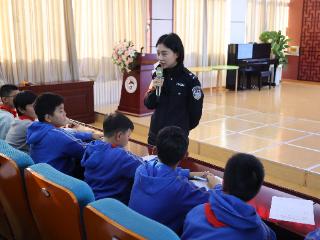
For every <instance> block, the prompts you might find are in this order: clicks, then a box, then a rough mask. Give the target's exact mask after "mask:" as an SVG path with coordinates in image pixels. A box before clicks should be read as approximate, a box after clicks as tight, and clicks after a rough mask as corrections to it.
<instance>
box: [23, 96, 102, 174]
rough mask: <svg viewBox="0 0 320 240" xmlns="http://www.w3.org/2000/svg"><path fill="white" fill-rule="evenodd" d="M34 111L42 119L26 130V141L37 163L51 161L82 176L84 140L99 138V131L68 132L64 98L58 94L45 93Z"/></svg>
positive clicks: (54, 165) (53, 164) (54, 164)
mask: <svg viewBox="0 0 320 240" xmlns="http://www.w3.org/2000/svg"><path fill="white" fill-rule="evenodd" d="M34 110H35V112H36V115H37V117H38V120H39V121H35V122H33V123H32V124H31V125H30V126H29V127H28V129H27V144H29V145H30V156H31V157H32V159H33V160H34V162H35V163H40V162H44V163H48V164H50V165H51V166H52V167H54V168H56V169H57V170H59V171H61V172H63V173H65V174H68V175H71V176H74V177H78V178H82V176H81V175H82V171H81V169H80V160H81V158H82V156H83V153H84V150H85V147H86V144H85V143H84V142H83V141H87V140H92V139H96V138H99V137H100V135H99V134H96V133H86V132H78V131H72V132H71V131H66V130H64V129H62V128H61V127H62V126H65V125H66V124H67V123H68V119H67V117H66V112H65V111H64V103H63V98H62V97H61V96H59V95H57V94H53V93H44V94H42V95H40V96H39V97H38V98H37V99H36V102H35V105H34Z"/></svg>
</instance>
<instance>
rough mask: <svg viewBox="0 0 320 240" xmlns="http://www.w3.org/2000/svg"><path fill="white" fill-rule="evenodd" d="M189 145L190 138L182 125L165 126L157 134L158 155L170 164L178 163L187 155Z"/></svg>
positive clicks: (161, 159)
mask: <svg viewBox="0 0 320 240" xmlns="http://www.w3.org/2000/svg"><path fill="white" fill-rule="evenodd" d="M188 145H189V139H188V137H187V136H186V134H185V132H184V131H183V130H182V129H181V128H180V127H176V126H170V127H165V128H163V129H161V130H160V131H159V133H158V135H157V139H156V147H157V152H158V157H159V159H160V161H161V162H162V163H164V164H166V165H169V166H174V165H176V164H177V163H178V162H179V161H180V160H181V159H182V158H183V157H184V156H185V154H186V152H187V149H188Z"/></svg>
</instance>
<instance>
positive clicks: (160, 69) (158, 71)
mask: <svg viewBox="0 0 320 240" xmlns="http://www.w3.org/2000/svg"><path fill="white" fill-rule="evenodd" d="M156 76H157V78H162V77H163V69H162V67H157V69H156Z"/></svg>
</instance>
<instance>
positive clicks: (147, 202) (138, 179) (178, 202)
mask: <svg viewBox="0 0 320 240" xmlns="http://www.w3.org/2000/svg"><path fill="white" fill-rule="evenodd" d="M189 173H190V172H189V170H186V169H181V168H177V169H175V170H174V169H173V168H171V167H169V166H167V165H165V164H163V163H161V162H160V161H158V159H155V160H151V161H149V162H147V163H145V164H143V165H141V166H140V167H139V168H138V169H137V171H136V175H135V179H134V184H133V188H132V191H131V197H130V201H129V207H130V208H132V209H133V210H135V211H137V212H139V213H140V214H142V215H144V216H147V217H149V218H152V219H154V220H156V221H158V222H160V223H162V224H164V225H166V226H168V227H170V228H171V229H172V230H174V231H175V232H176V233H178V234H179V233H181V231H182V227H183V222H184V218H185V216H186V214H187V213H188V211H189V210H191V209H192V208H193V207H195V206H197V205H198V204H201V203H204V202H207V201H208V198H209V193H208V192H207V191H205V190H204V189H203V188H201V189H199V188H197V187H196V186H195V185H194V184H192V183H191V182H189V180H188V177H189Z"/></svg>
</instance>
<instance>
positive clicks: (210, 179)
mask: <svg viewBox="0 0 320 240" xmlns="http://www.w3.org/2000/svg"><path fill="white" fill-rule="evenodd" d="M207 179H208V188H214V187H215V186H216V185H217V184H219V181H218V180H217V178H216V177H215V176H214V175H213V174H212V173H209V174H208V175H207Z"/></svg>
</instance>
